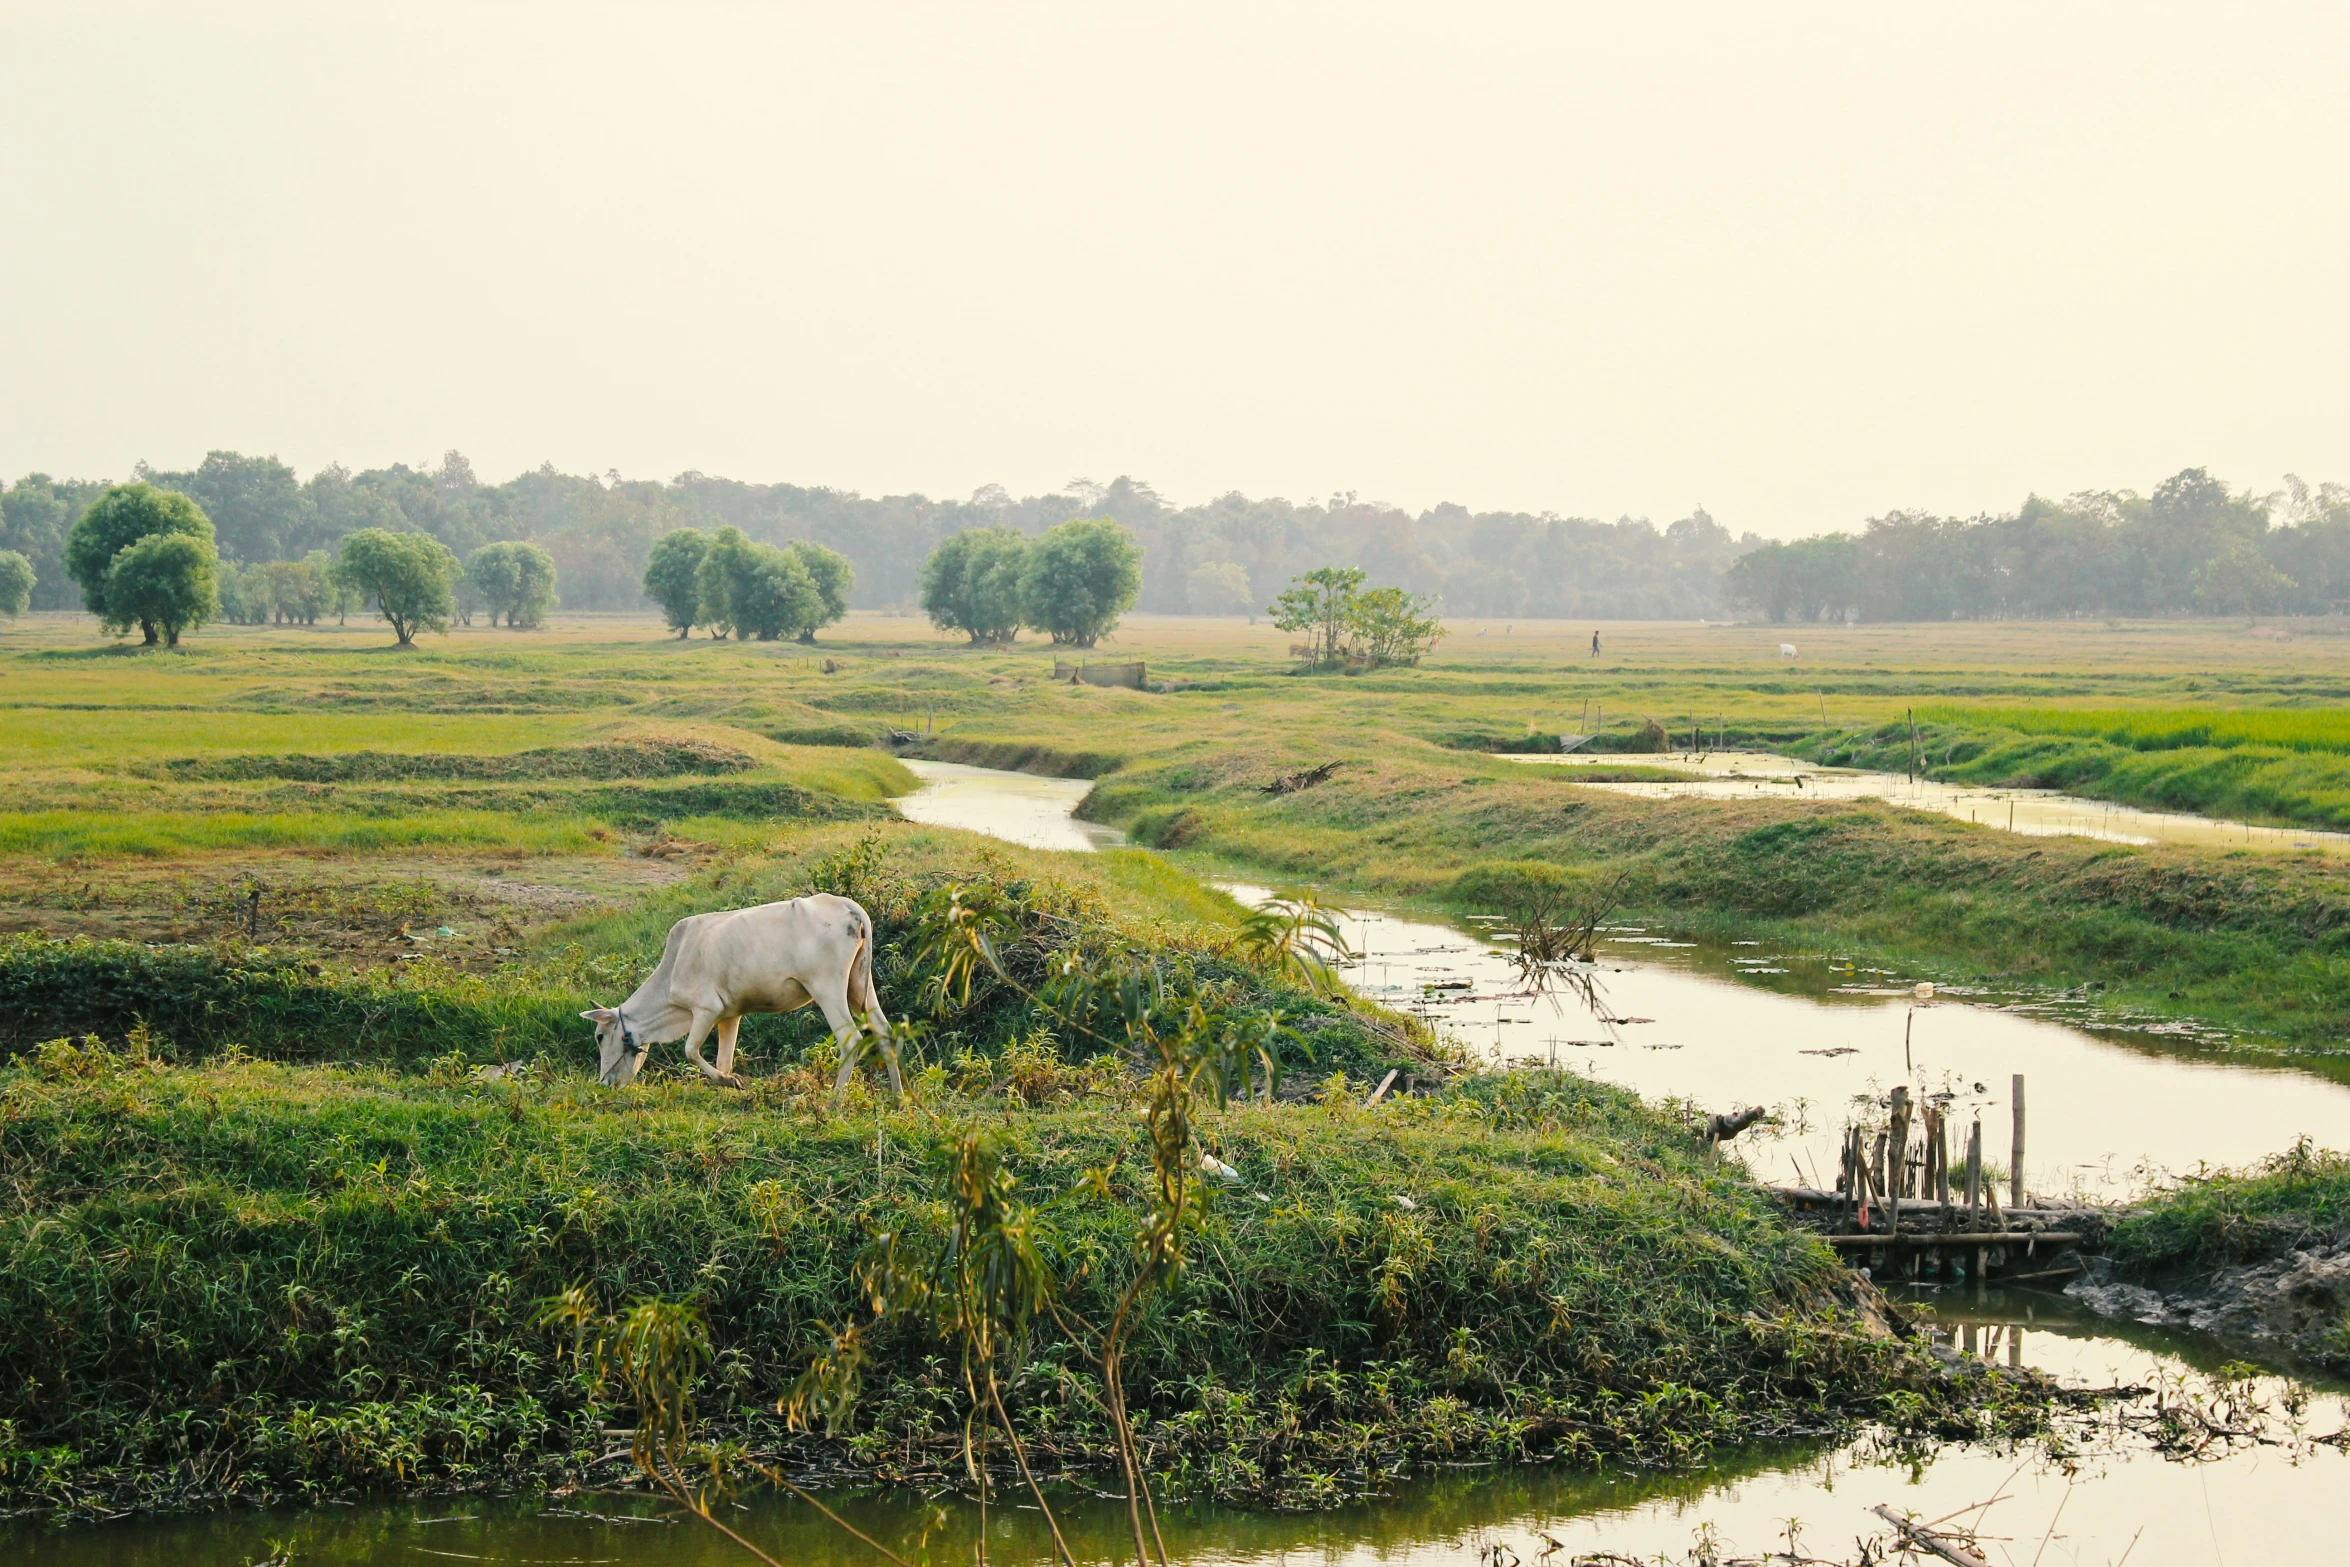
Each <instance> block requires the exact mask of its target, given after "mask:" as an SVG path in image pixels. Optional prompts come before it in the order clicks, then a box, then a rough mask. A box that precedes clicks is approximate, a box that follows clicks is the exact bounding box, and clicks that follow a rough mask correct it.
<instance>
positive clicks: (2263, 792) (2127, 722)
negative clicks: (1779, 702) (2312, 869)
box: [1785, 706, 2350, 829]
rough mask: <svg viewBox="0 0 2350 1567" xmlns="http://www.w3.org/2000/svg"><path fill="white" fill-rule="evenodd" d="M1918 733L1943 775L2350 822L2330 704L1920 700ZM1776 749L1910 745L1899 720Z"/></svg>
mask: <svg viewBox="0 0 2350 1567" xmlns="http://www.w3.org/2000/svg"><path fill="white" fill-rule="evenodd" d="M1918 742H1919V750H1920V753H1921V754H1922V755H1923V758H1924V761H1925V764H1926V769H1927V773H1928V775H1929V776H1931V777H1933V778H1937V779H1942V780H1945V781H1947V782H1951V783H1968V784H1981V785H1987V786H2005V787H2011V788H2028V789H2061V790H2063V791H2065V792H2067V793H2070V794H2078V795H2083V796H2086V797H2088V798H2091V799H2098V800H2111V801H2114V802H2116V803H2118V804H2123V805H2136V806H2143V807H2147V808H2150V809H2154V810H2164V811H2183V812H2188V813H2191V814H2193V815H2198V816H2215V817H2223V818H2227V819H2229V820H2237V821H2252V822H2257V823H2262V824H2280V825H2289V826H2308V827H2322V828H2329V829H2343V828H2350V718H2345V716H2344V715H2343V714H2340V713H2338V712H2331V711H2325V712H2319V711H2310V710H2305V709H2281V710H2280V709H2267V710H2250V711H2216V710H2213V709H2210V708H2154V709H2113V710H2094V711H2092V710H2079V709H2069V708H1961V707H1950V706H1934V707H1928V708H1923V709H1921V710H1920V711H1919V714H1918ZM1785 749H1786V750H1788V751H1789V752H1791V753H1792V754H1794V755H1797V756H1801V757H1804V758H1806V759H1807V760H1811V761H1815V762H1819V763H1821V764H1822V765H1826V766H1835V767H1859V768H1868V769H1875V770H1880V771H1889V772H1904V771H1906V770H1907V769H1908V768H1909V766H1910V758H1911V754H1912V752H1911V743H1910V731H1909V726H1908V724H1907V723H1906V722H1894V723H1881V724H1870V725H1865V726H1861V727H1856V728H1840V729H1831V730H1822V731H1817V732H1814V733H1812V734H1809V735H1806V736H1804V737H1802V738H1801V739H1799V740H1794V741H1792V742H1790V743H1788V744H1787V745H1786V746H1785Z"/></svg>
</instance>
